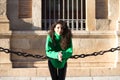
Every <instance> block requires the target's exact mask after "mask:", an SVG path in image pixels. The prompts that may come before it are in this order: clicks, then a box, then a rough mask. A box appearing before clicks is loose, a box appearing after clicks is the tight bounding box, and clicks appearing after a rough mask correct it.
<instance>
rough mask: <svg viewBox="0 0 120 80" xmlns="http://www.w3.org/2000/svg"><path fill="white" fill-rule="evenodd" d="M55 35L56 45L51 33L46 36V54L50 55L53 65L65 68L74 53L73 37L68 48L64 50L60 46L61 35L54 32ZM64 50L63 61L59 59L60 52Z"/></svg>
mask: <svg viewBox="0 0 120 80" xmlns="http://www.w3.org/2000/svg"><path fill="white" fill-rule="evenodd" d="M54 35H55V42H56V45H53V42H52V39H51V37H50V35H47V38H46V55H47V57H49V60H50V61H51V63H52V65H53V66H54V67H55V68H63V67H64V65H65V63H66V62H67V60H68V58H69V57H71V56H72V53H73V47H72V39H71V43H70V44H69V46H68V48H67V49H66V50H62V49H61V47H60V39H61V36H60V35H58V34H56V33H54ZM59 52H62V55H63V56H62V58H63V59H62V62H60V61H58V53H59Z"/></svg>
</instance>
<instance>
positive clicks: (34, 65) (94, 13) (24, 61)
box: [0, 0, 120, 77]
mask: <svg viewBox="0 0 120 80" xmlns="http://www.w3.org/2000/svg"><path fill="white" fill-rule="evenodd" d="M24 1H31V2H30V4H29V5H28V6H29V9H30V10H31V11H30V12H29V14H28V15H26V16H25V17H24V16H23V15H24V14H23V15H22V12H21V11H20V5H22V4H23V3H20V0H0V47H4V48H8V49H11V50H14V51H21V52H27V53H31V54H40V55H45V39H46V35H47V32H48V31H46V30H42V26H41V25H42V23H41V20H42V16H41V15H42V14H41V12H42V10H41V9H42V7H41V5H42V0H24ZM85 3H86V5H85V6H86V7H85V10H86V29H85V30H72V33H73V50H74V51H73V55H74V54H89V53H92V52H98V51H101V50H107V49H110V48H114V47H117V46H119V45H120V43H119V36H120V32H119V30H120V29H119V26H120V25H119V23H120V20H119V18H120V0H86V2H85ZM24 11H25V10H23V12H24ZM21 17H24V18H21ZM119 55H120V54H119V51H115V52H108V53H106V54H104V55H100V56H93V57H86V58H80V59H69V61H68V72H67V76H113V75H120V72H119V70H120V57H119ZM43 71H44V72H43ZM1 76H18V77H19V76H49V72H48V67H47V61H46V60H45V61H43V60H42V61H41V60H40V59H35V58H31V57H27V58H26V57H23V56H17V55H14V54H6V53H4V52H0V77H1Z"/></svg>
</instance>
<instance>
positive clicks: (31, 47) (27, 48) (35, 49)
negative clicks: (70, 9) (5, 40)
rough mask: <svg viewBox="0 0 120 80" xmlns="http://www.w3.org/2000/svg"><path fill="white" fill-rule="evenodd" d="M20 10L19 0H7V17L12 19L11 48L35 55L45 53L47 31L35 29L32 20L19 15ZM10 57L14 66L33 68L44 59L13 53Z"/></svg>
mask: <svg viewBox="0 0 120 80" xmlns="http://www.w3.org/2000/svg"><path fill="white" fill-rule="evenodd" d="M18 10H19V9H18V0H7V17H8V19H9V21H10V30H11V31H12V35H11V39H10V49H11V50H13V51H20V52H26V53H30V54H33V55H36V54H38V55H45V41H46V40H45V39H46V33H47V32H46V31H35V29H33V25H32V22H31V21H29V20H27V21H28V22H26V21H25V20H24V19H20V18H19V17H18ZM34 27H35V26H34ZM36 29H38V30H39V27H37V26H36ZM10 57H11V61H12V66H13V67H14V68H33V67H36V66H35V65H37V66H38V65H39V63H42V62H43V61H44V60H41V59H36V58H32V57H23V56H17V55H15V54H11V55H10ZM39 61H40V62H39ZM36 62H38V63H36ZM45 62H46V60H45ZM35 63H36V64H35Z"/></svg>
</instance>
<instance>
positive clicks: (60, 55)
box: [58, 52, 62, 62]
mask: <svg viewBox="0 0 120 80" xmlns="http://www.w3.org/2000/svg"><path fill="white" fill-rule="evenodd" d="M58 60H59V61H60V62H62V53H61V52H59V54H58Z"/></svg>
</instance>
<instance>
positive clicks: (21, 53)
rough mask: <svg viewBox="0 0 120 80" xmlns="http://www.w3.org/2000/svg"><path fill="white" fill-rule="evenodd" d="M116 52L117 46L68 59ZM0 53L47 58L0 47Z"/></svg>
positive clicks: (119, 47) (119, 48)
mask: <svg viewBox="0 0 120 80" xmlns="http://www.w3.org/2000/svg"><path fill="white" fill-rule="evenodd" d="M117 50H120V46H118V47H116V48H111V49H108V50H104V51H99V52H93V53H91V54H80V55H73V56H71V57H70V58H72V59H78V58H85V57H88V56H98V55H104V54H105V53H107V52H114V51H117ZM0 52H5V53H11V54H16V55H18V56H23V57H33V58H38V59H47V56H45V55H33V54H30V53H24V52H17V51H13V50H10V49H6V48H3V47H0Z"/></svg>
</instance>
